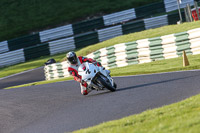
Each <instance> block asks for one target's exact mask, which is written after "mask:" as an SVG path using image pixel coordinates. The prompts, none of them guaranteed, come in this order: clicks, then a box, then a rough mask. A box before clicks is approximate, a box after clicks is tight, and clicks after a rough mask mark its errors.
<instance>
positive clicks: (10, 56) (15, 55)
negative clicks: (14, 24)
mask: <svg viewBox="0 0 200 133" xmlns="http://www.w3.org/2000/svg"><path fill="white" fill-rule="evenodd" d="M24 61H25V57H24V52H23V49H18V50H15V51H10V52H6V53H3V54H0V62H1V64H0V66H1V67H4V66H8V65H14V64H16V63H20V62H24Z"/></svg>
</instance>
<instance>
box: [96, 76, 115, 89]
mask: <svg viewBox="0 0 200 133" xmlns="http://www.w3.org/2000/svg"><path fill="white" fill-rule="evenodd" d="M97 82H98V83H100V84H102V85H103V86H104V87H106V88H107V89H108V90H110V91H112V92H113V91H115V90H116V88H115V87H113V86H112V85H111V83H110V82H109V81H108V82H106V81H105V80H104V79H102V77H99V78H98V79H97Z"/></svg>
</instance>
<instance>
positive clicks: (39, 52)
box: [24, 43, 50, 61]
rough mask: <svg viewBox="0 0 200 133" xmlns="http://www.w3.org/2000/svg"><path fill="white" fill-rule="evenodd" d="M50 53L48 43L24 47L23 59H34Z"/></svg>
mask: <svg viewBox="0 0 200 133" xmlns="http://www.w3.org/2000/svg"><path fill="white" fill-rule="evenodd" d="M45 55H50V51H49V43H44V44H40V45H36V46H32V47H28V48H24V56H25V60H26V61H27V60H30V59H35V58H38V57H41V56H45Z"/></svg>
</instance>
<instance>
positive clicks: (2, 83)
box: [0, 67, 45, 89]
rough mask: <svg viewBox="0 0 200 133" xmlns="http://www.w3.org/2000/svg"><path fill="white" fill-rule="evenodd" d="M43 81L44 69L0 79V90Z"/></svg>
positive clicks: (40, 68)
mask: <svg viewBox="0 0 200 133" xmlns="http://www.w3.org/2000/svg"><path fill="white" fill-rule="evenodd" d="M42 80H45V77H44V67H39V68H36V69H33V70H29V71H25V72H22V73H19V74H14V75H11V76H8V77H5V78H0V89H3V88H7V87H10V86H16V85H22V84H27V83H32V82H37V81H42Z"/></svg>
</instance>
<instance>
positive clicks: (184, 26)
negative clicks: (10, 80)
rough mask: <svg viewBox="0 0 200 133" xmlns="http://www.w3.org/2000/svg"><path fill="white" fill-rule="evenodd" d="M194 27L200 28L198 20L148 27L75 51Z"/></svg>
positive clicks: (84, 50) (91, 49) (85, 51)
mask: <svg viewBox="0 0 200 133" xmlns="http://www.w3.org/2000/svg"><path fill="white" fill-rule="evenodd" d="M194 28H200V21H196V22H192V23H183V24H180V25H168V26H163V27H160V28H156V29H149V30H145V31H141V32H136V33H130V34H127V35H123V36H119V37H115V38H113V39H110V40H107V41H104V42H101V43H97V44H96V45H91V46H88V47H86V48H83V49H81V50H79V51H77V53H78V55H87V54H89V53H91V52H94V51H96V50H98V49H100V48H104V47H109V46H112V45H115V44H119V43H125V42H131V41H136V40H139V39H146V38H153V37H159V36H163V35H168V34H174V33H178V32H184V31H187V30H190V29H194Z"/></svg>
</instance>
